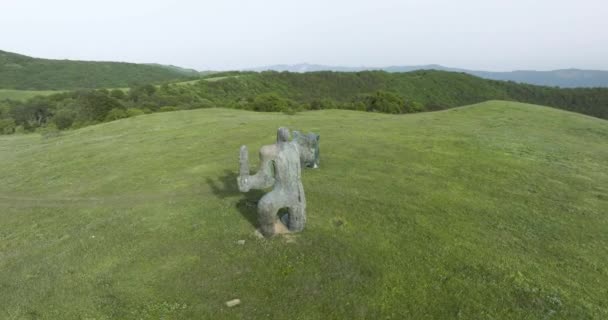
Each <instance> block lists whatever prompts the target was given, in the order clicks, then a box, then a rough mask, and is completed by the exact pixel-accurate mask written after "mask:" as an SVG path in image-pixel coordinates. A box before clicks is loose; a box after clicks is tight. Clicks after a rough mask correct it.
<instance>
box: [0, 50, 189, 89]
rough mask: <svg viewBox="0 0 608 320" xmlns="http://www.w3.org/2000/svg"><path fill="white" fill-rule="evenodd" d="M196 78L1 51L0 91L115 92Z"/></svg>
mask: <svg viewBox="0 0 608 320" xmlns="http://www.w3.org/2000/svg"><path fill="white" fill-rule="evenodd" d="M196 76H198V73H197V72H194V71H192V70H187V69H181V68H176V67H172V66H161V65H151V64H135V63H123V62H97V61H73V60H50V59H38V58H32V57H28V56H24V55H20V54H15V53H11V52H6V51H0V89H20V90H62V89H82V88H115V87H126V86H129V85H131V84H133V83H158V82H164V81H169V80H176V79H187V78H191V77H196Z"/></svg>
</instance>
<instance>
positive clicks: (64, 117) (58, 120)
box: [52, 109, 76, 130]
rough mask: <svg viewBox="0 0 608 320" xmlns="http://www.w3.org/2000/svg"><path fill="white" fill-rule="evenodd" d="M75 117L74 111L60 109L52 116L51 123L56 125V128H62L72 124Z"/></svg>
mask: <svg viewBox="0 0 608 320" xmlns="http://www.w3.org/2000/svg"><path fill="white" fill-rule="evenodd" d="M74 119H76V113H75V112H74V111H72V110H67V109H61V110H59V111H57V113H55V115H54V116H53V119H52V121H53V123H54V124H55V125H56V126H57V129H59V130H64V129H67V128H69V127H71V126H72V124H73V123H74Z"/></svg>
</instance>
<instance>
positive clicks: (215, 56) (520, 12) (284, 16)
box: [0, 0, 608, 70]
mask: <svg viewBox="0 0 608 320" xmlns="http://www.w3.org/2000/svg"><path fill="white" fill-rule="evenodd" d="M0 50H6V51H13V52H18V53H22V54H26V55H31V56H36V57H44V58H54V59H63V58H66V59H80V60H112V61H128V62H158V63H164V64H174V65H178V66H183V67H190V68H195V69H199V70H204V69H215V70H218V69H235V68H247V67H256V66H262V65H270V64H281V63H285V64H293V63H300V62H309V63H315V64H328V65H342V66H388V65H419V64H431V63H436V64H442V65H445V66H450V67H460V68H468V69H484V70H513V69H537V70H548V69H557V68H567V67H577V68H587V69H603V70H608V1H607V0H572V1H564V0H500V1H498V0H426V1H422V0H421V1H412V0H402V1H397V0H371V1H361V0H300V1H295V0H265V1H262V0H213V1H208V0H173V1H154V0H131V1H130V0H102V1H99V0H53V1H51V0H0Z"/></svg>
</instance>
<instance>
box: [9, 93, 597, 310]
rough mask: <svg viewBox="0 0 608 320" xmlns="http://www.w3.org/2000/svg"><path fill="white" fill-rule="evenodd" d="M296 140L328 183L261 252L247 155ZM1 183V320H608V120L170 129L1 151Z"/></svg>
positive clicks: (266, 117) (502, 114) (307, 122)
mask: <svg viewBox="0 0 608 320" xmlns="http://www.w3.org/2000/svg"><path fill="white" fill-rule="evenodd" d="M378 90H380V89H378ZM376 91H377V90H376ZM372 92H375V91H372ZM279 126H287V127H289V128H292V129H300V130H303V131H313V132H319V133H321V135H322V136H323V138H322V143H321V149H322V159H321V169H319V170H304V171H303V172H302V178H303V183H304V189H305V193H306V200H307V213H308V221H307V225H306V229H305V230H304V232H302V233H299V234H295V235H289V236H278V237H276V238H274V239H270V240H260V239H257V238H256V237H255V236H254V230H255V228H256V227H257V223H256V202H257V201H258V200H259V199H260V197H261V196H262V194H263V193H256V192H250V193H248V194H243V193H240V192H239V191H238V190H237V188H236V183H235V181H236V180H235V173H236V171H237V167H238V162H237V159H238V146H239V145H241V144H244V145H247V146H248V147H249V151H250V159H252V160H253V161H257V150H258V148H259V147H260V146H262V145H265V144H271V143H273V142H274V141H275V136H274V133H275V130H276V128H278V127H279ZM0 177H1V182H0V222H1V223H0V318H1V319H32V318H38V319H87V318H88V319H226V318H227V319H458V318H459V319H526V320H527V319H551V320H556V319H608V305H607V304H606V286H605V284H606V283H608V232H606V230H608V217H607V216H606V208H607V207H608V198H607V195H608V121H606V120H602V119H597V118H592V117H587V116H583V115H580V114H575V113H570V112H563V111H561V110H556V109H552V108H546V107H539V106H534V105H524V104H519V103H512V102H503V101H492V102H486V103H482V104H479V105H473V106H468V107H464V108H455V109H452V110H445V111H441V112H427V113H417V114H407V115H388V114H381V113H364V112H349V111H343V110H321V111H315V112H303V113H299V114H298V115H297V116H286V115H284V114H282V113H262V112H244V111H241V110H232V109H220V108H212V109H200V110H191V111H184V112H168V113H163V114H156V115H151V116H144V117H136V118H130V119H128V120H126V121H124V120H122V121H114V122H111V123H107V124H105V125H102V126H91V127H88V128H86V129H82V130H77V131H73V132H70V134H65V135H62V136H59V137H55V138H52V139H41V138H40V137H39V136H38V135H13V136H2V137H0ZM238 240H245V244H244V245H238V244H237V243H236V242H237V241H238ZM235 298H238V299H241V301H242V303H241V305H239V306H238V307H235V308H227V307H225V305H224V302H225V301H228V300H231V299H235ZM293 301H295V302H297V303H291V302H293ZM286 305H289V307H286Z"/></svg>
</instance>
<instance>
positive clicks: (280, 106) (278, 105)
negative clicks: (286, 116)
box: [251, 92, 292, 112]
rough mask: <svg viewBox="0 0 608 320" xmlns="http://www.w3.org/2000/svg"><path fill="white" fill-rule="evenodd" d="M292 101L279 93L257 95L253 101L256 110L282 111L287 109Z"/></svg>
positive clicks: (253, 107)
mask: <svg viewBox="0 0 608 320" xmlns="http://www.w3.org/2000/svg"><path fill="white" fill-rule="evenodd" d="M291 104H292V103H291V102H290V101H289V100H288V99H285V98H283V97H281V96H279V95H278V94H277V93H274V92H271V93H264V94H260V95H258V96H256V97H255V98H254V99H253V101H252V102H251V109H252V110H254V111H267V112H281V111H286V110H287V109H288V108H289V107H290V105H291Z"/></svg>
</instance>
